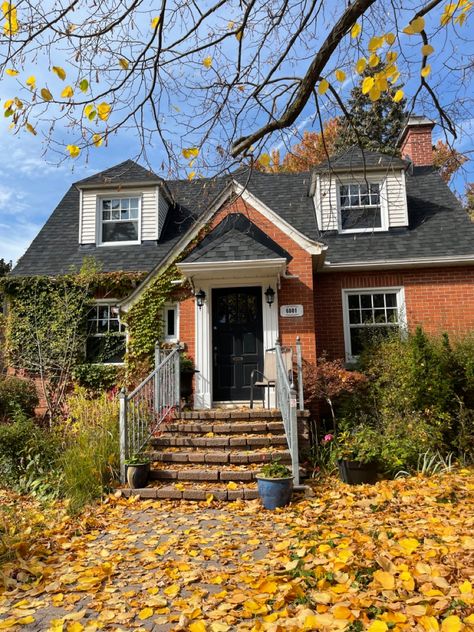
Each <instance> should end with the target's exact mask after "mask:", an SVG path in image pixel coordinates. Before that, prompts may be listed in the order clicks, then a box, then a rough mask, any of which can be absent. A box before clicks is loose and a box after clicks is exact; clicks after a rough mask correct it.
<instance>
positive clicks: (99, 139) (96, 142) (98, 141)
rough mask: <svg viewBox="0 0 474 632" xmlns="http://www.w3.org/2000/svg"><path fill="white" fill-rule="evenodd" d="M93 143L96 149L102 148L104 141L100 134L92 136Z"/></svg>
mask: <svg viewBox="0 0 474 632" xmlns="http://www.w3.org/2000/svg"><path fill="white" fill-rule="evenodd" d="M92 142H93V143H94V145H95V146H96V147H100V146H101V145H102V144H103V142H104V139H103V137H102V136H101V135H100V134H94V135H93V136H92Z"/></svg>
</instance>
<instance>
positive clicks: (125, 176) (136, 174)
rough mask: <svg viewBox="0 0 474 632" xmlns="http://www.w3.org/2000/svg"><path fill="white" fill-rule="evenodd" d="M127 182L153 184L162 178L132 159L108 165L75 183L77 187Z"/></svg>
mask: <svg viewBox="0 0 474 632" xmlns="http://www.w3.org/2000/svg"><path fill="white" fill-rule="evenodd" d="M127 182H143V183H144V184H146V183H149V184H153V183H156V182H163V180H162V178H160V177H159V176H157V175H156V173H154V172H153V171H149V170H148V169H145V167H142V166H141V165H139V164H138V163H136V162H134V161H133V160H125V162H121V163H120V164H119V165H115V166H114V167H110V169H106V170H105V171H101V172H100V173H95V174H94V175H92V176H89V177H88V178H84V179H83V180H79V181H78V182H76V183H75V184H76V185H77V186H78V187H81V186H84V185H94V184H97V185H101V184H126V183H127Z"/></svg>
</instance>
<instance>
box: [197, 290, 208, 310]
mask: <svg viewBox="0 0 474 632" xmlns="http://www.w3.org/2000/svg"><path fill="white" fill-rule="evenodd" d="M195 297H196V303H197V306H198V307H199V309H201V308H202V306H203V305H204V301H205V300H206V292H204V290H199V292H197V293H196V294H195Z"/></svg>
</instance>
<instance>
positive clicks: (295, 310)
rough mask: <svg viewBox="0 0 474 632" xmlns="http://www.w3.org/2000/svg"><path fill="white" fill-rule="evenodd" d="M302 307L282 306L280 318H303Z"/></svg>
mask: <svg viewBox="0 0 474 632" xmlns="http://www.w3.org/2000/svg"><path fill="white" fill-rule="evenodd" d="M303 313H304V310H303V305H282V306H281V307H280V316H282V317H283V318H295V316H303Z"/></svg>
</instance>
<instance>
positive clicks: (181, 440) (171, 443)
mask: <svg viewBox="0 0 474 632" xmlns="http://www.w3.org/2000/svg"><path fill="white" fill-rule="evenodd" d="M150 443H151V445H152V446H153V447H156V448H163V447H167V448H181V447H182V448H210V449H212V450H215V449H226V450H228V449H230V448H237V447H239V448H244V449H245V448H270V447H272V446H286V445H287V441H286V437H285V436H284V435H283V436H282V435H267V436H262V435H244V436H238V437H232V436H226V435H223V436H218V437H200V436H183V437H181V436H176V435H162V436H161V437H154V438H153V439H151V441H150Z"/></svg>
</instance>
